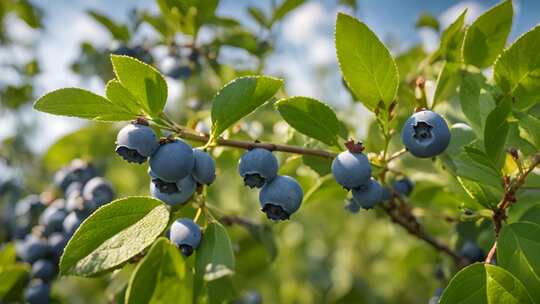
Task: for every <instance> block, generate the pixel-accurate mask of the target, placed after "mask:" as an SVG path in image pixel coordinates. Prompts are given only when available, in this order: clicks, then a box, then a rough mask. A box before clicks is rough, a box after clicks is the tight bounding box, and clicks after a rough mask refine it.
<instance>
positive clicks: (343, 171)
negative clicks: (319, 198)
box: [332, 151, 371, 190]
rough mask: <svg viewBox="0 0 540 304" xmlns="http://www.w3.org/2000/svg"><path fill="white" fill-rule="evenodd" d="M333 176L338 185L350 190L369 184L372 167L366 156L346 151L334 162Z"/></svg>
mask: <svg viewBox="0 0 540 304" xmlns="http://www.w3.org/2000/svg"><path fill="white" fill-rule="evenodd" d="M332 174H333V175H334V178H335V179H336V181H337V182H338V184H340V185H341V186H343V187H344V188H345V189H348V190H350V189H352V188H356V187H360V186H362V185H365V184H367V183H369V178H370V177H371V165H370V164H369V160H368V158H367V156H366V155H365V154H363V153H361V152H360V153H353V152H350V151H344V152H341V153H339V154H338V156H336V158H334V160H333V161H332Z"/></svg>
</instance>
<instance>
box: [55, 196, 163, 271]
mask: <svg viewBox="0 0 540 304" xmlns="http://www.w3.org/2000/svg"><path fill="white" fill-rule="evenodd" d="M168 222H169V211H168V209H167V207H166V206H165V205H164V204H163V203H161V202H160V201H158V200H156V199H153V198H150V197H128V198H123V199H119V200H116V201H113V202H111V203H109V204H107V205H105V206H103V207H101V208H99V209H98V210H97V211H95V212H94V213H92V215H90V217H88V218H87V219H86V220H85V221H84V222H83V223H82V225H81V226H80V227H79V229H77V231H76V232H75V234H74V235H73V237H72V238H71V239H70V241H69V243H68V244H67V246H66V249H65V250H64V254H63V256H62V259H61V260H60V273H61V274H63V275H77V276H94V275H97V274H100V273H103V272H105V271H108V270H111V269H114V268H117V267H119V266H121V265H122V264H123V263H125V262H127V261H129V260H130V259H131V258H132V257H134V256H135V255H137V254H139V253H140V252H141V251H143V250H144V249H145V248H146V247H148V246H150V244H152V243H153V242H154V240H155V239H156V238H157V237H158V236H159V235H160V234H161V233H162V232H163V231H164V230H165V228H166V227H167V224H168Z"/></svg>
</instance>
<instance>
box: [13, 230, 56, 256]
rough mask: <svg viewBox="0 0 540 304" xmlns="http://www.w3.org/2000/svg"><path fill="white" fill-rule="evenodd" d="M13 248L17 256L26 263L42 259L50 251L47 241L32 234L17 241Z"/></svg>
mask: <svg viewBox="0 0 540 304" xmlns="http://www.w3.org/2000/svg"><path fill="white" fill-rule="evenodd" d="M15 250H16V252H17V256H19V257H20V258H21V260H23V261H25V262H28V263H34V262H35V261H37V260H39V259H43V258H45V257H46V256H47V255H48V254H49V252H50V251H49V250H50V249H49V246H48V244H47V242H46V241H45V240H43V239H40V238H37V237H35V236H33V235H28V236H27V237H26V239H25V240H24V241H22V242H19V243H17V244H16V246H15Z"/></svg>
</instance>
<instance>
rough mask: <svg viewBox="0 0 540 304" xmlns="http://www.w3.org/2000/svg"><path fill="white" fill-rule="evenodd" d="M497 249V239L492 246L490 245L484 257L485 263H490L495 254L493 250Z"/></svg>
mask: <svg viewBox="0 0 540 304" xmlns="http://www.w3.org/2000/svg"><path fill="white" fill-rule="evenodd" d="M496 251H497V241H495V243H493V246H491V249H490V250H489V252H488V255H487V257H486V260H485V263H486V264H490V263H491V261H492V260H493V257H494V256H495V252H496Z"/></svg>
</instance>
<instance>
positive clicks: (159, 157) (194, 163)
mask: <svg viewBox="0 0 540 304" xmlns="http://www.w3.org/2000/svg"><path fill="white" fill-rule="evenodd" d="M116 153H118V155H120V156H121V157H122V158H123V159H125V160H126V161H128V162H133V163H139V164H142V163H144V162H146V161H147V160H148V159H149V164H150V166H149V167H150V168H149V170H148V174H149V175H150V178H151V182H150V193H151V195H152V196H153V197H155V198H157V199H159V200H161V201H163V202H164V203H166V204H167V205H170V206H177V205H183V204H185V203H187V201H189V199H190V198H191V197H192V196H193V194H194V193H195V191H196V189H197V187H198V186H200V185H210V184H211V183H212V182H213V181H214V180H215V178H216V166H215V162H214V160H213V159H212V157H211V156H210V155H209V154H208V153H206V152H204V151H202V150H200V149H192V147H191V146H190V145H189V144H187V143H186V142H184V141H182V140H180V139H172V138H166V139H162V140H159V139H158V137H157V136H156V133H155V132H154V130H152V128H150V127H149V126H148V125H147V124H146V123H145V122H144V121H136V122H132V123H131V124H128V125H126V126H125V127H123V128H122V129H121V130H120V132H119V133H118V136H117V138H116Z"/></svg>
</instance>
